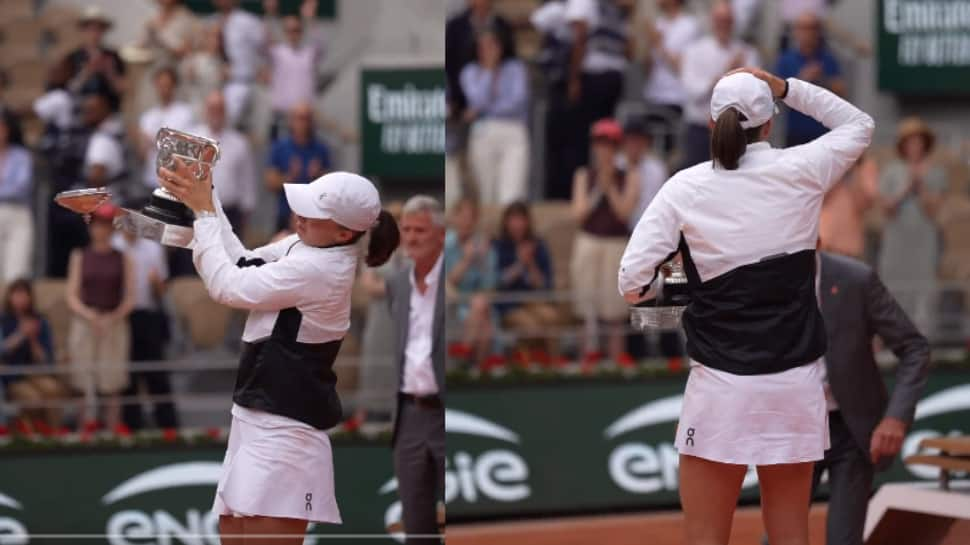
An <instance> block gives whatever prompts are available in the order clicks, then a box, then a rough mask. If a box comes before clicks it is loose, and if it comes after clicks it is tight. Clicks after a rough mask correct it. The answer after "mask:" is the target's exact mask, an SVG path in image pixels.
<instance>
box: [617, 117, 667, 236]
mask: <svg viewBox="0 0 970 545" xmlns="http://www.w3.org/2000/svg"><path fill="white" fill-rule="evenodd" d="M623 154H624V159H625V161H624V163H625V164H626V166H627V168H629V169H631V170H633V171H636V172H637V173H638V174H639V179H640V191H639V194H640V198H639V200H638V201H637V206H636V208H634V209H633V213H632V214H630V221H629V225H630V230H631V231H632V230H633V228H634V227H636V225H637V222H638V221H640V216H641V215H643V211H644V210H646V209H647V206H649V205H650V201H652V200H653V198H654V197H655V196H656V195H657V192H658V191H660V186H662V185H663V184H664V182H666V181H667V177H668V172H667V165H665V164H664V162H663V161H661V160H660V159H659V158H658V157H657V156H656V154H655V153H654V152H653V138H652V137H651V136H650V133H649V132H648V131H647V127H646V125H645V124H644V122H643V121H642V120H640V119H637V118H633V119H630V120H629V121H627V122H626V123H625V124H624V126H623Z"/></svg>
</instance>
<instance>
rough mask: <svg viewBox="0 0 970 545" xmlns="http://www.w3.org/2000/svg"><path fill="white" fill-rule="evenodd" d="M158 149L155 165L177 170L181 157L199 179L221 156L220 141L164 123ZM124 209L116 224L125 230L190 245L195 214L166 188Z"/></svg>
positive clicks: (142, 235)
mask: <svg viewBox="0 0 970 545" xmlns="http://www.w3.org/2000/svg"><path fill="white" fill-rule="evenodd" d="M155 149H156V151H157V152H158V153H157V156H156V158H155V166H156V168H162V167H165V168H167V169H169V170H175V168H176V165H175V162H176V159H178V160H179V161H181V162H182V163H183V164H185V165H186V166H187V167H188V168H189V169H190V170H191V171H192V174H193V175H194V176H195V177H196V178H199V179H205V178H208V177H209V175H210V174H211V173H212V167H213V166H215V163H216V161H218V160H219V143H218V142H216V141H215V140H212V139H211V138H204V137H202V136H196V135H194V134H189V133H187V132H183V131H178V130H175V129H170V128H168V127H162V128H161V129H159V130H158V133H157V134H156V135H155ZM123 210H124V211H125V212H126V214H124V215H122V216H120V217H119V218H117V219H116V220H115V226H116V227H117V228H119V229H121V230H123V231H128V232H133V233H135V234H137V235H138V236H140V237H144V238H150V239H152V240H155V241H158V242H161V243H162V244H164V245H166V246H178V247H181V248H188V247H189V245H190V244H191V242H192V234H193V233H192V222H193V221H195V214H193V213H192V211H191V210H190V209H189V207H187V206H185V204H184V203H182V202H181V201H179V200H178V198H177V197H176V196H175V195H172V194H171V193H169V192H168V191H166V190H165V188H162V187H159V188H157V189H155V190H154V191H153V192H152V195H151V198H150V199H149V202H148V205H146V206H145V207H144V208H142V209H141V211H135V210H129V209H127V208H125V209H123Z"/></svg>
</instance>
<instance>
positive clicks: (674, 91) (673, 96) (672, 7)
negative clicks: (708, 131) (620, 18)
mask: <svg viewBox="0 0 970 545" xmlns="http://www.w3.org/2000/svg"><path fill="white" fill-rule="evenodd" d="M657 7H658V8H659V10H660V15H659V16H657V19H656V20H655V21H650V22H649V23H648V25H647V29H646V30H647V33H646V34H647V42H648V44H649V47H650V48H649V49H648V51H647V59H646V63H647V68H648V70H649V75H648V76H647V82H646V85H645V86H644V89H643V98H644V99H646V101H647V102H648V103H649V104H650V105H651V106H653V107H655V108H658V109H660V110H663V111H664V112H665V113H666V114H667V115H668V116H669V117H670V118H671V119H673V120H675V121H677V122H679V121H680V119H681V117H682V116H683V111H684V84H683V83H681V79H680V68H681V60H682V55H683V53H684V50H685V49H686V48H687V46H688V45H690V44H691V42H693V41H694V40H696V39H697V38H699V37H700V36H701V27H700V24H698V22H697V17H695V16H694V15H693V14H691V13H690V12H689V11H688V10H686V9H685V8H684V0H660V1H659V2H657ZM661 144H662V145H663V150H664V152H670V150H671V149H673V147H674V136H673V135H672V134H671V135H668V137H667V138H666V140H665V141H664V142H662V143H661Z"/></svg>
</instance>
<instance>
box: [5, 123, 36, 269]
mask: <svg viewBox="0 0 970 545" xmlns="http://www.w3.org/2000/svg"><path fill="white" fill-rule="evenodd" d="M33 189H34V173H33V159H32V158H31V155H30V152H29V151H27V148H25V147H24V145H23V140H22V136H21V135H20V134H19V131H18V130H17V125H16V124H15V122H14V121H13V116H12V114H11V113H10V112H3V113H0V283H3V282H11V281H13V280H15V279H17V278H24V277H27V276H30V273H31V269H32V267H31V258H32V257H33V254H34V217H33V213H32V212H31V210H32V208H31V198H32V197H33Z"/></svg>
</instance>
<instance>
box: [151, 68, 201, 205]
mask: <svg viewBox="0 0 970 545" xmlns="http://www.w3.org/2000/svg"><path fill="white" fill-rule="evenodd" d="M154 81H155V93H156V95H157V97H158V105H157V106H154V107H152V108H150V109H149V110H147V111H146V112H145V113H143V114H141V119H139V120H138V128H139V135H138V136H139V139H138V151H139V153H140V155H141V157H142V160H143V161H144V163H145V167H144V174H143V178H142V182H143V183H144V184H145V185H146V186H147V187H148V188H150V189H155V188H156V187H158V174H157V172H156V168H157V167H156V166H155V157H156V156H157V155H158V151H157V150H156V149H155V135H156V134H157V133H158V130H159V129H161V128H162V127H168V128H170V129H175V130H179V131H187V130H189V128H190V127H191V126H192V125H193V124H194V119H193V117H194V116H193V115H192V107H191V106H189V105H188V104H186V103H184V102H182V101H180V100H176V99H175V97H176V93H177V90H178V84H179V77H178V72H176V71H175V68H172V67H170V66H164V67H162V68H160V69H158V70H157V71H156V72H155V78H154Z"/></svg>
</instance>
